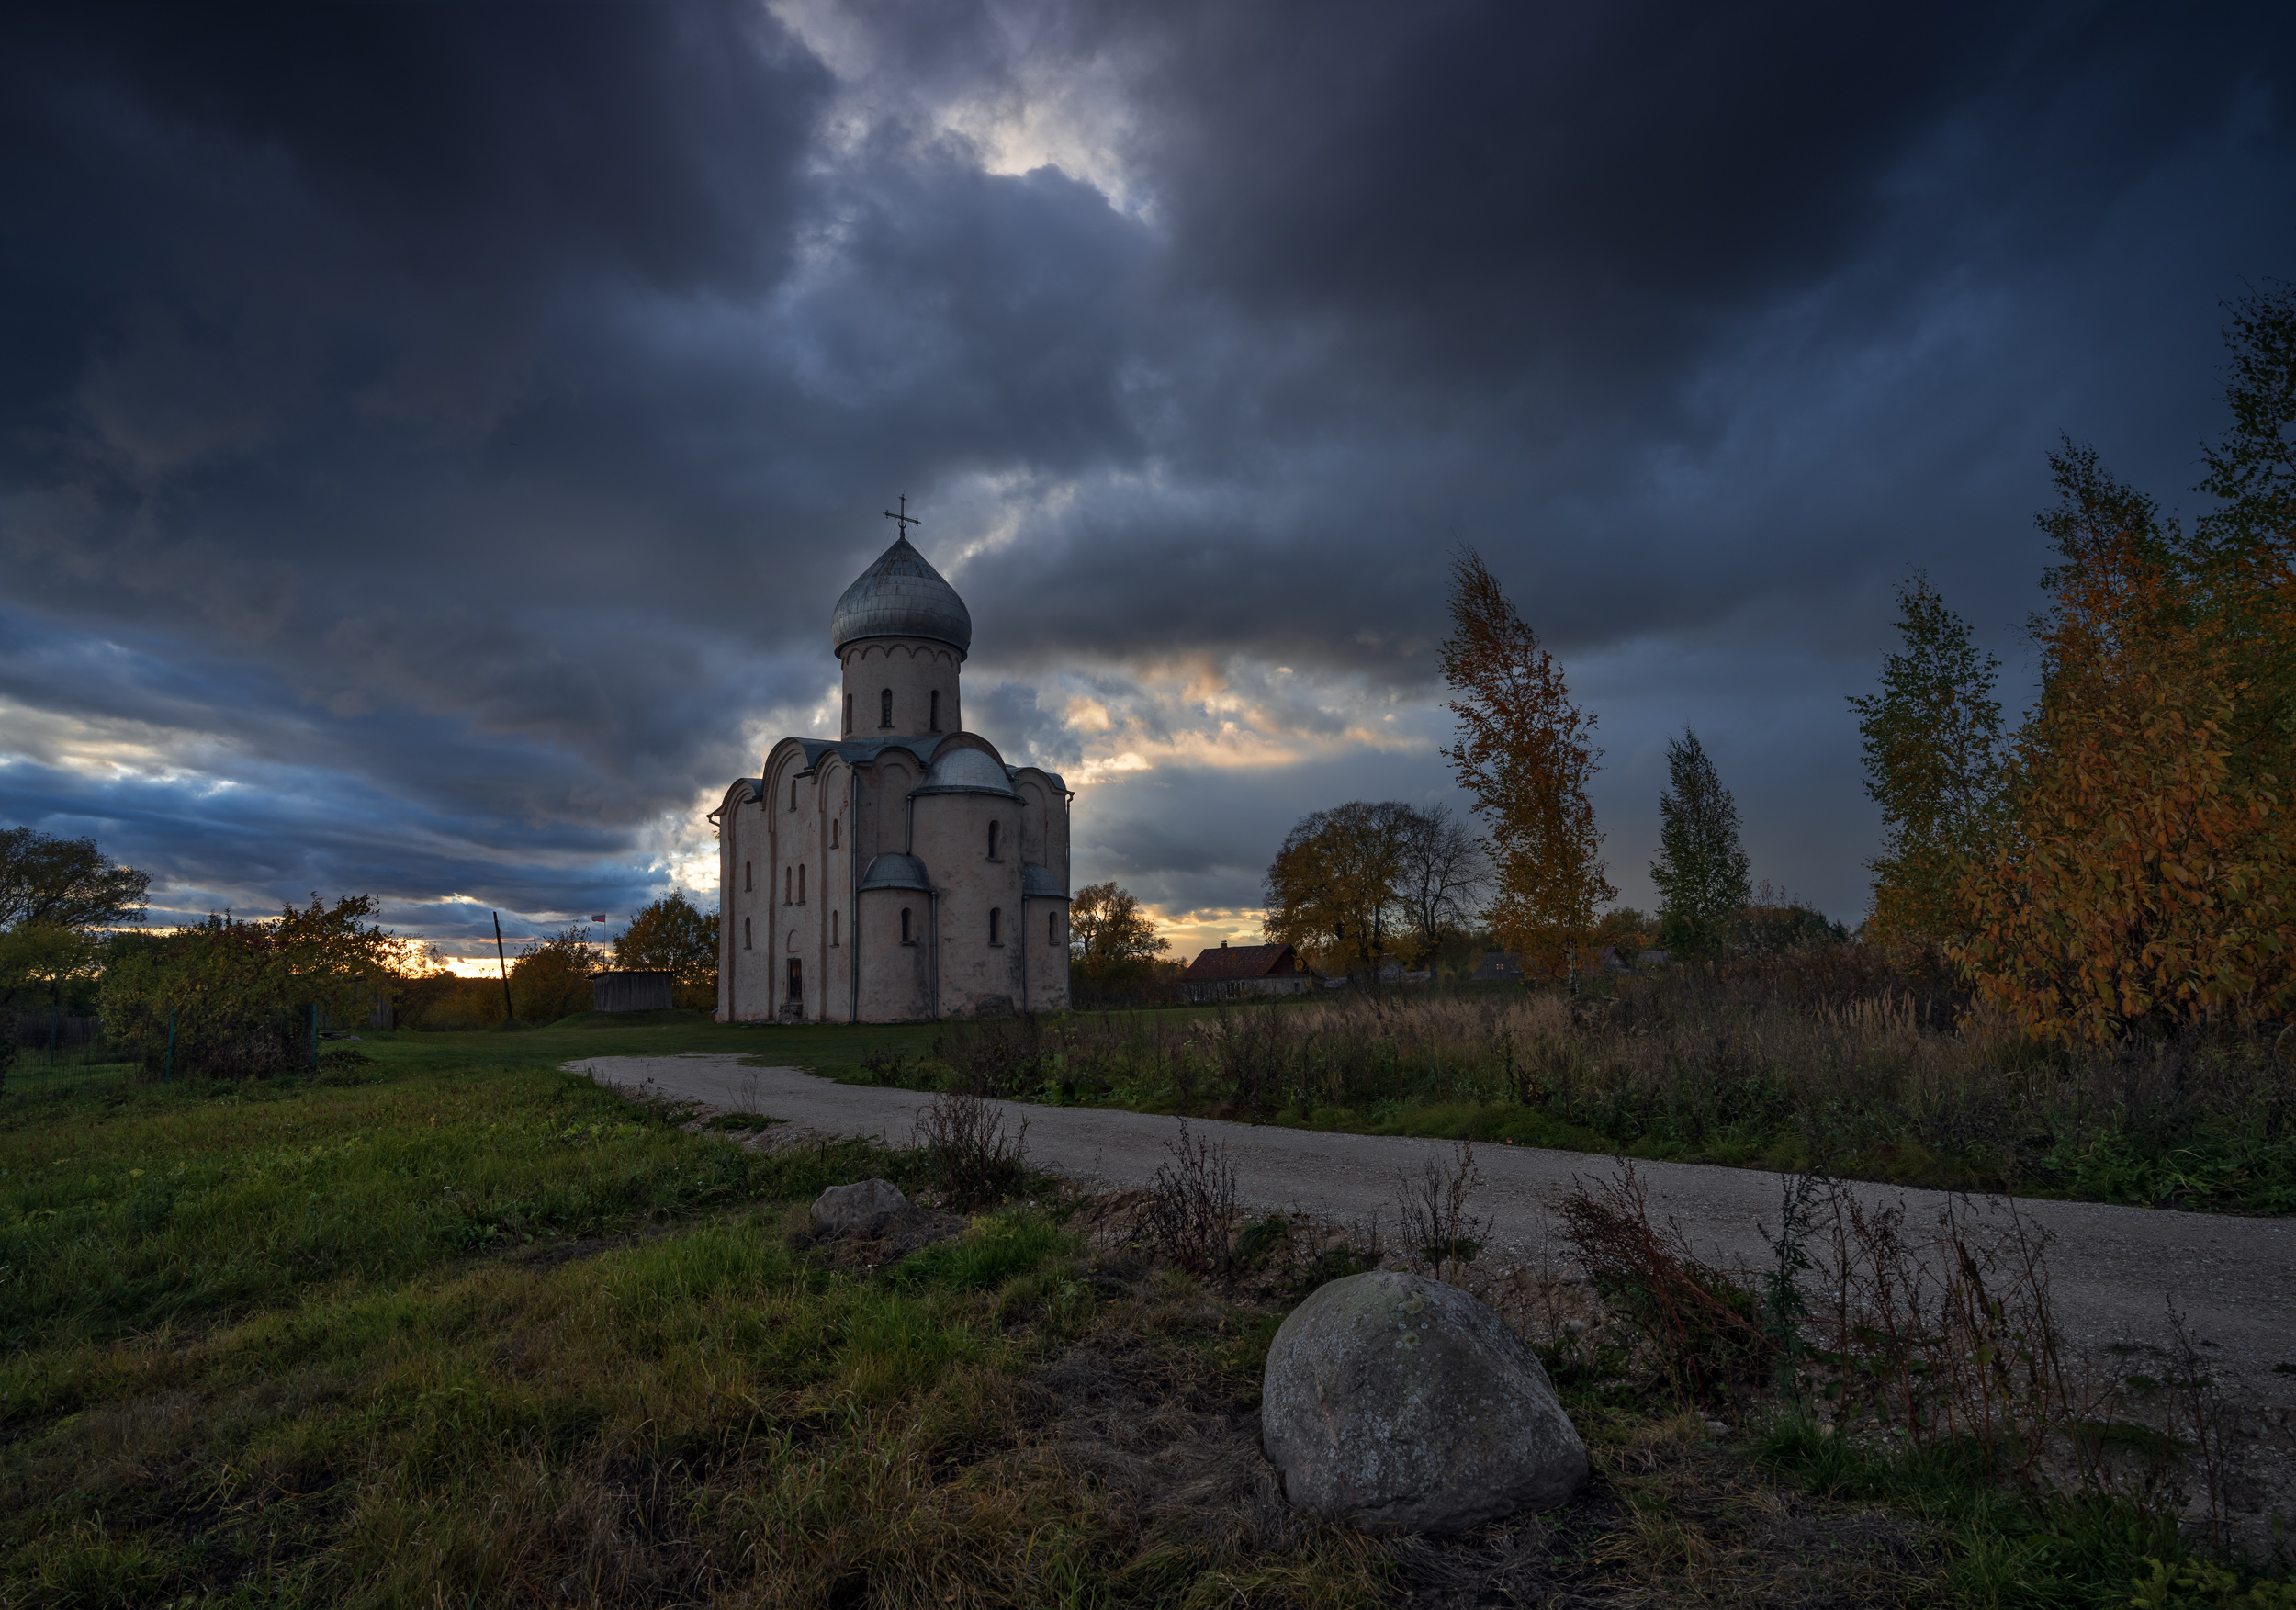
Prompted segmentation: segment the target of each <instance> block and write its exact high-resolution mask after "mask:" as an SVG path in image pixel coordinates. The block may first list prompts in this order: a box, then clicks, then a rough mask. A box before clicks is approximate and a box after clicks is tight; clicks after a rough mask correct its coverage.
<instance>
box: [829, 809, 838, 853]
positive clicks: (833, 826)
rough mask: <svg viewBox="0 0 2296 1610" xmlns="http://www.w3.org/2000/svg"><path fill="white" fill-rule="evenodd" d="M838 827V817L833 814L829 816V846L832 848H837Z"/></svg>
mask: <svg viewBox="0 0 2296 1610" xmlns="http://www.w3.org/2000/svg"><path fill="white" fill-rule="evenodd" d="M837 829H838V818H837V817H835V816H831V817H830V818H829V848H830V849H832V850H835V849H836V848H837Z"/></svg>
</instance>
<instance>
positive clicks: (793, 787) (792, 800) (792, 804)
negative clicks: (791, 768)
mask: <svg viewBox="0 0 2296 1610" xmlns="http://www.w3.org/2000/svg"><path fill="white" fill-rule="evenodd" d="M789 808H790V809H791V810H795V809H796V808H797V779H795V778H794V777H793V778H791V779H790V780H789Z"/></svg>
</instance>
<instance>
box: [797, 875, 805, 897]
mask: <svg viewBox="0 0 2296 1610" xmlns="http://www.w3.org/2000/svg"><path fill="white" fill-rule="evenodd" d="M797 904H798V905H800V906H803V905H804V904H805V868H804V867H803V866H802V865H801V866H800V867H798V869H797Z"/></svg>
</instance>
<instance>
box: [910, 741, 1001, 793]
mask: <svg viewBox="0 0 2296 1610" xmlns="http://www.w3.org/2000/svg"><path fill="white" fill-rule="evenodd" d="M909 792H910V793H911V794H1002V795H1004V796H1005V797H1006V798H1007V799H1012V798H1014V797H1016V796H1015V795H1014V794H1013V791H1012V779H1011V777H1010V776H1008V775H1007V773H1006V771H1005V769H1004V767H1003V766H1001V765H999V764H998V763H997V760H996V756H994V755H991V754H987V753H985V752H984V751H982V750H980V749H943V750H942V751H941V752H940V754H939V755H937V756H935V757H934V759H933V764H932V769H931V770H930V771H927V772H926V773H925V782H924V785H923V786H922V787H918V788H913V789H911V790H909Z"/></svg>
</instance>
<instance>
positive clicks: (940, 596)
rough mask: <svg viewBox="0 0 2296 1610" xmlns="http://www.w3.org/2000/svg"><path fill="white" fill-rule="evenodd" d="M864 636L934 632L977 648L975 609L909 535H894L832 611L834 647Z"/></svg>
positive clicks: (958, 645) (957, 645)
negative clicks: (915, 544) (974, 620)
mask: <svg viewBox="0 0 2296 1610" xmlns="http://www.w3.org/2000/svg"><path fill="white" fill-rule="evenodd" d="M863 637H929V638H931V639H932V640H933V641H934V642H936V643H946V644H948V645H949V646H950V647H952V648H954V649H955V650H956V651H957V652H958V653H959V654H960V655H962V654H966V653H969V652H970V651H971V650H972V647H973V614H972V612H971V611H970V610H968V609H966V608H965V607H964V600H962V598H959V597H958V596H957V590H956V589H955V588H953V587H951V586H950V585H949V583H948V581H947V580H945V579H943V577H942V576H941V573H940V571H938V570H936V569H933V568H932V566H930V565H929V564H927V563H926V562H925V556H924V555H923V554H920V553H918V552H917V550H916V549H915V548H913V547H911V546H909V539H908V538H907V537H906V536H900V537H895V539H894V543H893V546H891V547H889V548H887V549H885V551H884V553H882V554H879V555H878V556H877V562H876V563H875V564H873V565H872V566H870V567H869V569H866V570H863V571H862V572H861V578H860V580H857V581H855V582H854V583H853V584H852V585H851V586H850V587H849V588H847V589H846V590H845V596H844V597H842V598H840V599H838V601H837V608H836V609H835V610H833V611H832V612H830V614H829V646H830V647H831V649H832V650H833V651H835V652H836V653H838V654H842V653H844V652H845V646H846V645H847V644H848V643H852V642H857V641H858V640H860V639H861V638H863Z"/></svg>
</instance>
